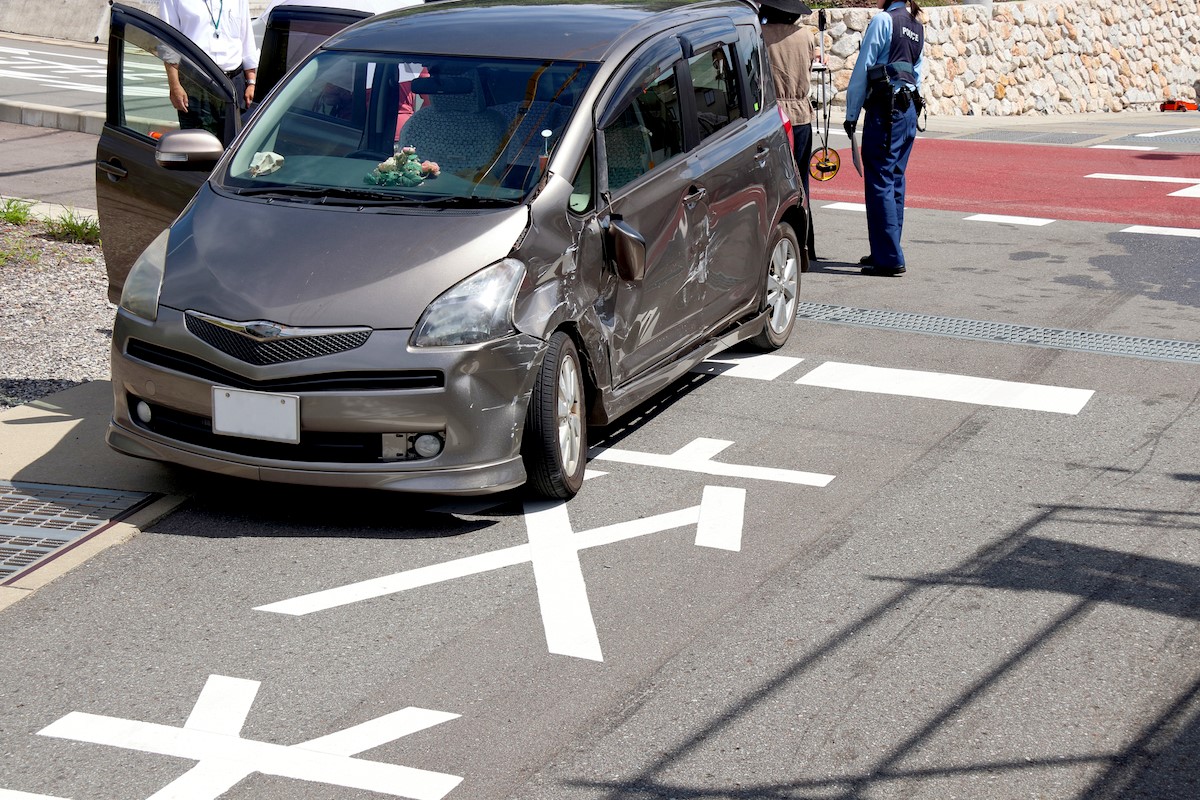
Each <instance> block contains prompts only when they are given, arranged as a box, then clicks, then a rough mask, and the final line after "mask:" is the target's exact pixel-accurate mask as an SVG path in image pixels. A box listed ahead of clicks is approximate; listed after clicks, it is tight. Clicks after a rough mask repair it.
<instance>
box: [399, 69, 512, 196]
mask: <svg viewBox="0 0 1200 800" xmlns="http://www.w3.org/2000/svg"><path fill="white" fill-rule="evenodd" d="M412 91H413V93H414V94H418V95H425V96H427V97H428V98H429V105H427V106H422V107H421V108H420V109H419V110H418V111H417V112H416V113H414V114H413V115H412V118H411V119H409V120H408V122H406V123H405V124H404V127H403V128H402V129H401V130H400V142H399V144H400V146H401V147H413V148H415V149H416V153H417V157H418V158H420V159H421V160H422V161H426V160H428V161H436V162H437V164H438V166H439V167H441V168H442V170H449V171H450V172H458V173H460V174H464V175H467V174H469V173H478V172H479V171H480V170H483V169H486V168H487V167H488V166H490V165H491V163H492V161H493V160H494V159H495V157H496V154H497V153H498V152H499V150H500V145H501V142H502V141H503V138H504V132H505V130H506V129H507V124H506V122H505V119H504V116H503V115H502V114H500V113H499V112H498V111H495V110H494V109H490V108H488V107H487V105H486V101H485V99H484V95H483V88H482V85H481V83H480V80H479V75H478V74H477V73H474V72H470V73H465V74H460V75H451V74H444V73H443V74H437V75H430V76H429V77H427V78H416V79H415V80H413V82H412ZM470 177H472V178H474V177H475V175H471V176H470Z"/></svg>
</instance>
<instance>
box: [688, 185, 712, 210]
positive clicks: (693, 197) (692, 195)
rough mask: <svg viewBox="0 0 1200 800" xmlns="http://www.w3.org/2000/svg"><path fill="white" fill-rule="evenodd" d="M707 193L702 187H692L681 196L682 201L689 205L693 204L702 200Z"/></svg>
mask: <svg viewBox="0 0 1200 800" xmlns="http://www.w3.org/2000/svg"><path fill="white" fill-rule="evenodd" d="M707 195H708V190H707V189H705V188H704V187H700V188H699V189H697V188H695V187H693V188H692V191H691V192H689V193H688V194H685V195H684V196H683V202H685V203H687V204H688V205H689V206H691V205H695V204H696V203H699V202H700V201H701V200H703V199H704V198H705V196H707Z"/></svg>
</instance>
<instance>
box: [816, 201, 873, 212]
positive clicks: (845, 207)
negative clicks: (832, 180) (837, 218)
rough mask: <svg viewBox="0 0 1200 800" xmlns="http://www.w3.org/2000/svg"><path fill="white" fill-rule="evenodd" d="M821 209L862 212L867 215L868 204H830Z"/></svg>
mask: <svg viewBox="0 0 1200 800" xmlns="http://www.w3.org/2000/svg"><path fill="white" fill-rule="evenodd" d="M821 208H831V209H833V210H835V211H862V212H864V213H866V210H867V204H866V203H830V204H828V205H824V206H821Z"/></svg>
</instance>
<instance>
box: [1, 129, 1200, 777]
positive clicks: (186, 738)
mask: <svg viewBox="0 0 1200 800" xmlns="http://www.w3.org/2000/svg"><path fill="white" fill-rule="evenodd" d="M1182 116H1184V115H1180V117H1182ZM1169 122H1170V124H1171V125H1174V126H1175V127H1181V126H1178V125H1177V124H1176V118H1171V119H1170V120H1169ZM1167 129H1169V128H1168V127H1164V128H1163V130H1167ZM1159 142H1160V144H1162V142H1161V139H1160V140H1159ZM1138 153H1141V154H1143V155H1144V154H1146V153H1152V154H1153V153H1157V154H1158V155H1159V157H1157V158H1151V159H1141V158H1139V156H1138ZM845 161H846V165H847V166H846V167H845V168H844V169H845V170H846V171H847V172H848V171H849V166H848V164H849V159H848V158H846V159H845ZM968 164H975V165H978V164H991V165H1000V164H1003V165H1004V166H1003V167H1002V168H999V169H996V170H994V171H989V170H986V169H983V168H979V167H972V168H967V165H968ZM1139 170H1140V171H1139ZM1098 173H1106V174H1124V175H1139V176H1141V177H1142V178H1143V179H1141V180H1134V179H1132V178H1111V177H1108V178H1105V177H1088V176H1090V175H1095V174H1098ZM1147 176H1154V177H1158V178H1162V177H1169V178H1178V179H1179V181H1154V180H1144V178H1145V177H1147ZM910 178H911V182H912V186H913V195H912V202H911V204H910V209H909V212H908V214H907V216H906V223H905V224H906V228H905V248H906V253H907V256H908V266H909V271H908V273H907V274H906V275H905V276H904V277H902V278H896V279H889V278H875V277H868V276H863V275H860V274H859V272H858V269H857V267H856V266H855V265H854V262H855V261H856V260H857V258H858V256H860V255H862V254H863V253H864V252H865V249H864V248H865V240H866V237H865V230H864V221H863V214H862V211H861V209H860V208H859V207H858V205H857V204H859V203H861V195H860V194H856V191H857V189H856V186H855V183H854V180H855V178H854V176H853V174H852V173H850V174H846V173H843V174H842V175H839V176H838V177H837V178H835V179H834V180H833V181H831V182H829V183H827V184H823V185H821V186H819V187H817V188H816V189H815V190H814V196H815V198H816V199H815V200H814V207H815V212H814V213H815V217H816V220H817V225H818V229H817V230H818V233H817V235H818V246H819V249H820V251H821V254H822V256H823V257H824V259H825V260H823V261H820V262H818V263H817V264H815V265H814V268H813V270H812V271H811V272H810V273H808V274H807V275H805V276H804V284H803V300H804V305H803V306H802V314H803V317H802V319H801V321H800V322H799V323H798V324H797V327H796V330H795V332H794V333H793V336H792V338H791V340H790V341H789V343H788V344H787V345H786V346H785V347H784V348H782V349H781V350H780V351H778V352H777V353H775V354H772V355H771V356H768V357H754V358H752V357H750V354H749V353H731V354H728V357H722V358H721V359H720V360H717V361H713V362H709V363H708V364H707V365H706V366H705V368H704V369H702V370H700V371H698V372H697V373H696V374H694V375H693V376H691V378H690V379H688V380H686V381H683V382H681V383H680V384H678V385H677V386H676V387H674V388H673V389H672V390H671V391H669V392H666V393H664V394H663V395H662V396H661V397H659V398H657V399H656V401H655V402H654V403H652V404H650V405H649V406H647V407H646V408H644V409H642V410H640V411H639V412H638V413H635V414H633V415H630V417H628V418H627V419H625V420H623V424H622V425H621V426H619V427H616V428H614V429H611V430H606V431H595V432H594V434H595V437H594V440H593V442H592V444H593V445H594V448H593V451H592V458H591V461H590V463H589V470H590V471H591V473H592V475H591V477H590V479H589V480H588V481H587V483H586V484H585V487H584V489H583V491H582V492H581V494H580V495H579V496H578V497H577V498H575V499H574V500H572V501H571V502H570V503H568V504H565V505H559V504H549V505H546V504H540V505H539V504H527V503H525V502H524V501H523V500H522V499H521V498H520V497H519V496H504V497H499V498H491V499H485V500H482V501H479V502H474V501H447V500H445V499H439V498H433V497H411V496H403V495H380V494H370V493H351V492H335V491H325V490H316V489H307V488H305V489H299V488H294V487H279V486H271V485H260V484H250V483H243V482H233V481H228V480H224V479H220V478H215V477H208V476H202V475H198V474H195V473H189V472H184V471H173V470H172V471H170V473H171V475H170V477H171V480H173V481H175V482H176V484H177V485H179V486H182V487H186V492H187V495H188V499H187V500H186V502H185V503H184V504H183V505H182V506H181V507H180V508H179V510H177V511H175V512H174V513H172V514H170V515H169V516H167V517H165V518H163V519H161V520H160V521H158V522H157V523H155V524H153V525H152V526H150V527H149V528H148V529H147V530H145V531H143V532H141V533H139V534H138V535H136V536H134V537H133V538H132V539H130V540H129V541H128V542H126V543H124V544H121V545H120V546H116V547H112V548H110V549H108V550H105V551H104V552H102V553H100V554H99V555H97V556H95V557H93V558H92V559H91V560H89V561H87V562H86V563H84V564H83V565H82V566H80V567H78V568H76V569H74V570H72V571H70V572H69V573H67V574H65V575H64V576H62V577H61V578H59V579H58V580H56V581H54V582H53V583H50V584H49V585H47V586H45V587H43V588H41V589H39V590H38V591H37V592H35V593H33V594H32V595H30V596H29V597H27V598H25V599H24V600H22V601H21V602H19V603H16V604H15V605H12V606H10V607H9V608H7V609H6V610H4V611H3V613H0V671H2V672H0V674H2V675H3V676H4V680H3V681H2V682H0V709H2V713H0V798H4V800H9V798H28V797H30V796H34V797H52V798H74V799H75V800H86V799H87V798H151V797H154V798H165V797H175V798H188V799H189V800H200V798H216V797H224V798H253V800H271V799H273V798H289V799H292V798H339V800H340V799H341V798H368V797H417V798H441V797H448V798H470V799H471V800H501V799H502V798H503V799H506V800H507V799H510V798H511V799H512V800H517V799H518V798H519V800H626V799H627V798H628V799H635V798H636V799H638V800H641V799H642V798H705V800H709V799H711V800H716V799H718V798H719V799H721V800H724V799H726V798H729V799H730V800H732V799H735V798H736V799H737V800H747V799H750V798H753V799H755V800H758V799H759V798H763V799H771V798H847V799H849V798H894V797H904V798H939V799H940V798H1030V797H1038V798H1088V799H1089V800H1091V799H1096V800H1099V799H1100V798H1118V797H1120V798H1125V797H1147V798H1194V797H1196V796H1197V795H1198V794H1200V789H1198V787H1197V781H1198V779H1200V769H1198V764H1197V759H1198V758H1200V666H1198V665H1200V659H1198V655H1200V625H1198V620H1200V600H1198V599H1197V598H1200V592H1198V590H1200V536H1198V535H1197V534H1198V532H1200V460H1198V458H1197V445H1196V443H1197V442H1198V441H1200V412H1198V386H1200V381H1198V377H1200V371H1198V370H1200V344H1197V343H1200V289H1198V286H1197V280H1198V278H1197V272H1196V265H1197V264H1198V263H1200V238H1198V236H1197V233H1198V232H1197V230H1196V227H1197V226H1196V223H1195V222H1194V221H1195V220H1197V219H1200V213H1198V211H1200V197H1198V196H1197V192H1196V191H1195V189H1196V187H1197V186H1200V157H1198V156H1196V155H1195V154H1192V153H1190V152H1187V151H1186V150H1179V149H1174V150H1173V149H1170V148H1169V147H1160V148H1159V149H1158V150H1155V151H1098V150H1090V149H1087V148H1083V147H1079V146H1073V145H1069V144H1057V145H1034V144H1014V143H1011V142H1009V143H995V142H993V143H981V142H974V141H957V142H956V141H936V140H927V141H922V142H919V143H918V151H917V153H916V154H915V155H914V159H913V165H912V172H911V173H910ZM1021 187H1028V191H1024V192H1022V190H1021ZM1189 187H1190V189H1189ZM981 214H982V215H984V216H982V217H980V216H979V215H981ZM163 469H164V470H165V469H166V468H163ZM16 477H17V478H18V479H19V478H20V477H21V476H20V475H18V476H16Z"/></svg>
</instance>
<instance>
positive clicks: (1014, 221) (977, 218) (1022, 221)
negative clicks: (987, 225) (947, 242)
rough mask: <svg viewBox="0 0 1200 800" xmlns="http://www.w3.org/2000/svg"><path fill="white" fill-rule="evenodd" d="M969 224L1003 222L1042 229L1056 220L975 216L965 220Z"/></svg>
mask: <svg viewBox="0 0 1200 800" xmlns="http://www.w3.org/2000/svg"><path fill="white" fill-rule="evenodd" d="M965 219H966V221H967V222H1001V223H1008V224H1010V225H1033V226H1037V227H1040V226H1042V225H1049V224H1050V223H1051V222H1054V221H1055V220H1052V219H1042V218H1041V217H1009V216H1005V215H1004V214H974V215H972V216H970V217H966V218H965Z"/></svg>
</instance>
